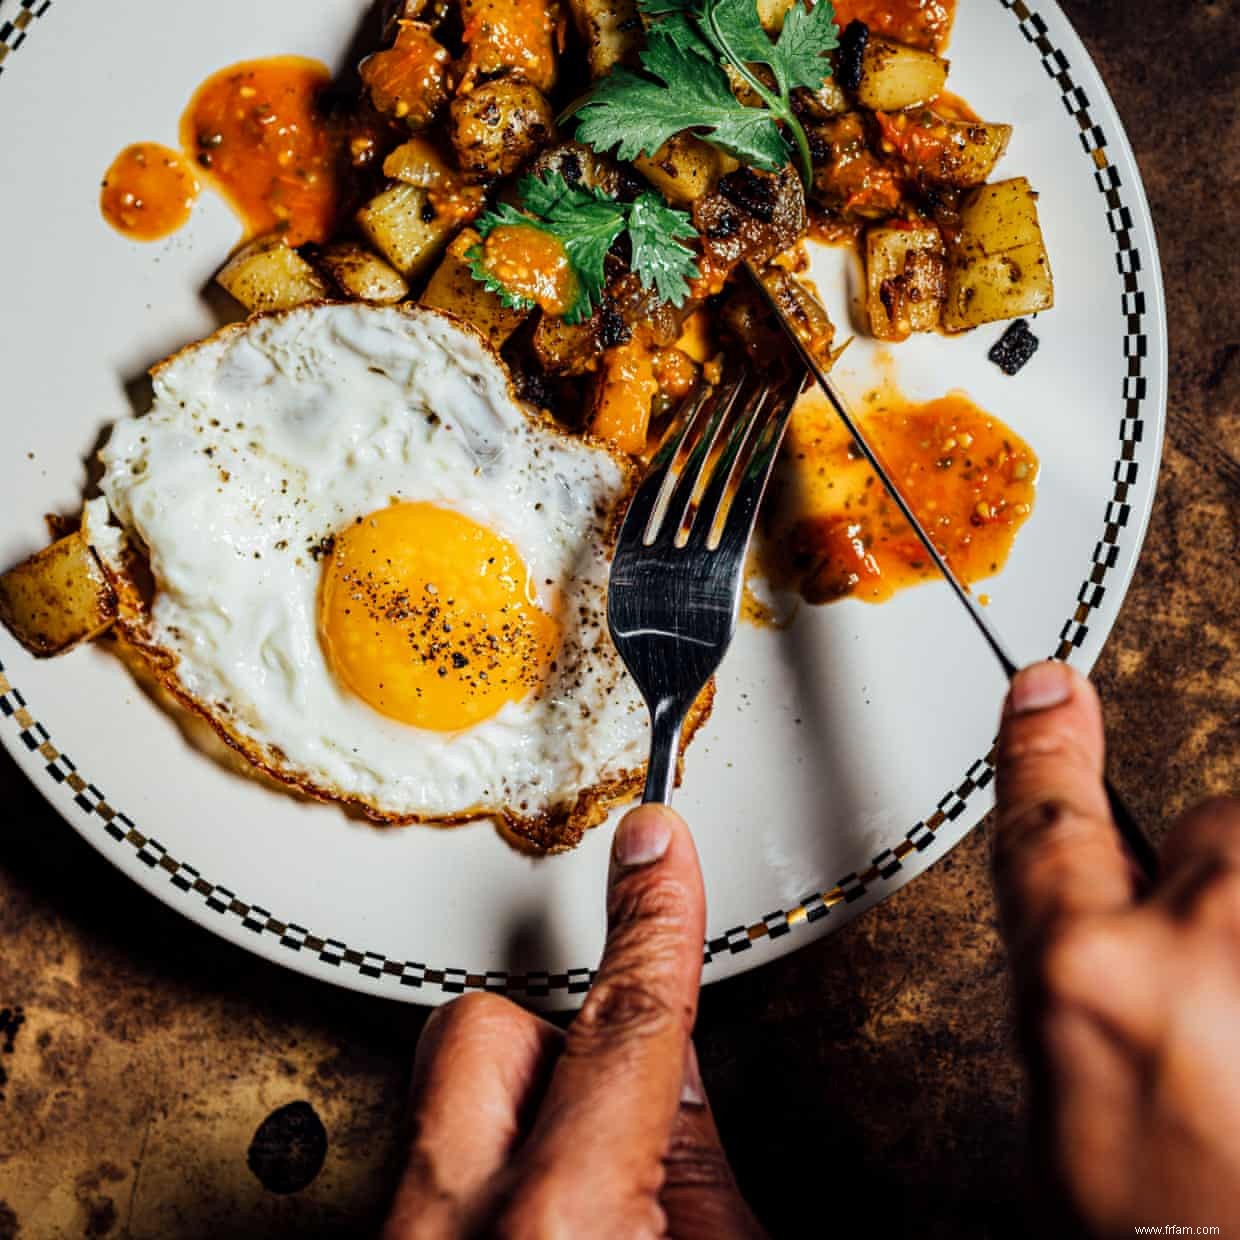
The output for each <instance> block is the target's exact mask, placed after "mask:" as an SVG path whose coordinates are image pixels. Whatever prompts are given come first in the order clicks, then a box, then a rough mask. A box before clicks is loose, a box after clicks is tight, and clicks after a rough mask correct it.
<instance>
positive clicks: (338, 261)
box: [317, 241, 409, 305]
mask: <svg viewBox="0 0 1240 1240" xmlns="http://www.w3.org/2000/svg"><path fill="white" fill-rule="evenodd" d="M317 262H318V265H319V267H320V269H321V270H322V271H324V272H326V274H327V275H328V276H329V277H330V278H331V280H332V282H333V283H334V284H335V285H336V286H337V287H338V288H339V289H340V291H341V292H342V293H343V294H344V295H345V296H346V297H348V298H350V299H351V300H353V301H373V302H376V303H377V304H379V305H390V304H391V303H392V302H396V301H400V300H401V298H402V297H407V296H408V295H409V285H408V284H406V283H405V280H404V277H402V276H401V274H400V272H399V271H397V270H396V269H395V268H394V267H392V266H391V265H390V264H389V263H385V262H384V261H383V259H381V258H380V257H379V256H378V255H377V254H372V253H371V252H370V251H369V250H368V249H366V247H365V246H362V245H357V244H356V243H355V242H352V241H341V242H338V243H337V244H336V245H329V246H326V247H325V248H324V249H323V250H322V251H320V253H319V255H318V258H317Z"/></svg>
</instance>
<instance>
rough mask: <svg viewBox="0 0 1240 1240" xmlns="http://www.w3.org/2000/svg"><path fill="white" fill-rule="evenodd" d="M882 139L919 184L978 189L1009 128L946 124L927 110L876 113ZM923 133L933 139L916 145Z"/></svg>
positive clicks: (1004, 146)
mask: <svg viewBox="0 0 1240 1240" xmlns="http://www.w3.org/2000/svg"><path fill="white" fill-rule="evenodd" d="M878 120H879V123H880V125H881V126H882V130H883V136H884V138H886V139H887V140H888V141H889V142H890V143H891V144H892V145H894V146H895V148H896V150H897V151H898V152H899V154H900V157H901V158H902V159H903V160H904V162H905V163H906V164H907V165H908V168H909V171H911V172H912V173H913V174H914V175H915V176H917V177H918V178H919V179H920V180H922V181H926V182H929V183H931V184H933V185H948V186H951V187H952V188H954V189H972V188H973V186H975V185H981V184H982V183H983V182H984V181H985V180H986V178H987V177H988V176H990V174H991V172H993V171H994V167H995V164H997V163H998V162H999V159H1000V157H1001V156H1002V155H1003V152H1004V151H1005V150H1007V144H1008V139H1009V138H1011V136H1012V126H1011V125H987V124H986V123H985V122H983V121H963V120H948V119H946V118H945V117H941V116H937V115H936V114H935V113H933V112H931V111H930V110H929V109H919V110H914V111H911V112H904V113H899V114H897V115H895V116H887V115H880V116H879V118H878ZM918 134H925V135H927V136H928V137H930V138H932V139H934V140H933V141H930V142H926V141H920V142H919V141H915V140H913V139H915V138H916V137H917V135H918Z"/></svg>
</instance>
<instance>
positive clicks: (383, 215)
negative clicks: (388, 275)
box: [357, 183, 458, 280]
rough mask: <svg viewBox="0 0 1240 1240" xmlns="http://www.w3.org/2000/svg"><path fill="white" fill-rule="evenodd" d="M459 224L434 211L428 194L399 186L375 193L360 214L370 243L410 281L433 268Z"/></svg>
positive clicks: (364, 231) (358, 217)
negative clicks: (431, 266)
mask: <svg viewBox="0 0 1240 1240" xmlns="http://www.w3.org/2000/svg"><path fill="white" fill-rule="evenodd" d="M457 222H458V221H456V220H455V219H451V218H445V217H444V216H441V215H440V214H439V213H438V212H437V211H436V210H435V208H434V205H433V204H432V203H431V200H430V194H429V193H428V191H426V190H424V189H419V188H418V187H417V186H416V185H404V184H400V183H397V184H396V185H390V186H388V188H387V189H385V190H383V192H382V193H380V194H376V195H375V197H374V198H372V199H371V200H370V201H369V202H368V203H366V204H365V205H364V206H362V207H361V208H360V210H359V211H358V213H357V223H358V226H359V227H360V228H361V230H362V232H363V233H365V235H366V238H367V240H369V241H370V243H371V244H372V245H373V246H374V247H375V249H377V250H378V251H379V253H380V254H382V255H383V256H384V258H386V259H387V260H388V262H389V263H391V264H392V266H393V267H395V268H396V270H397V271H398V272H400V274H401V275H402V276H404V277H405V278H406V279H407V280H416V279H417V278H418V276H420V275H421V274H422V273H423V272H424V271H426V270H427V268H429V267H430V265H431V263H433V262H434V261H435V258H436V256H437V255H438V254H439V253H440V252H441V251H442V250H443V248H444V246H446V245H447V244H448V239H449V238H450V237H451V235H452V232H453V230H454V229H455V228H456V225H457Z"/></svg>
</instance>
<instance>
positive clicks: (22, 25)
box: [0, 0, 52, 74]
mask: <svg viewBox="0 0 1240 1240" xmlns="http://www.w3.org/2000/svg"><path fill="white" fill-rule="evenodd" d="M51 7H52V0H19V4H18V6H17V12H16V13H14V14H13V16H12V17H11V18H6V19H5V20H4V21H0V74H2V73H3V72H4V66H5V62H6V61H7V60H8V59H9V57H10V56H12V55H13V54H14V52H16V51H17V49H18V48H19V47H21V45H22V44H23V43H25V41H26V35H27V34H28V33H29V31H30V27H31V24H32V23H33V22H34V21H35V20H36V19H37V18H40V17H42V16H43V14H44V13H46V12H47V11H48V9H50V8H51Z"/></svg>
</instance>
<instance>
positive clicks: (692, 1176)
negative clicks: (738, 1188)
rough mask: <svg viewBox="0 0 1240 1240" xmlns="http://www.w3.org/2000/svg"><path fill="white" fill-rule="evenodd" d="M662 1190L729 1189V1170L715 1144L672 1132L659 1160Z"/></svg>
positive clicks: (730, 1176)
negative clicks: (665, 1149)
mask: <svg viewBox="0 0 1240 1240" xmlns="http://www.w3.org/2000/svg"><path fill="white" fill-rule="evenodd" d="M663 1166H664V1172H665V1176H666V1178H665V1181H664V1187H665V1188H666V1189H677V1188H706V1189H730V1188H731V1187H732V1169H731V1168H730V1167H729V1166H728V1160H727V1157H726V1155H725V1154H724V1152H723V1149H722V1148H721V1147H720V1146H719V1145H718V1144H717V1143H715V1142H711V1141H703V1140H701V1139H700V1138H698V1137H696V1136H691V1135H689V1134H685V1133H676V1134H674V1135H673V1137H672V1141H671V1144H670V1145H669V1146H668V1151H667V1155H666V1156H665V1157H664V1159H663Z"/></svg>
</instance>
